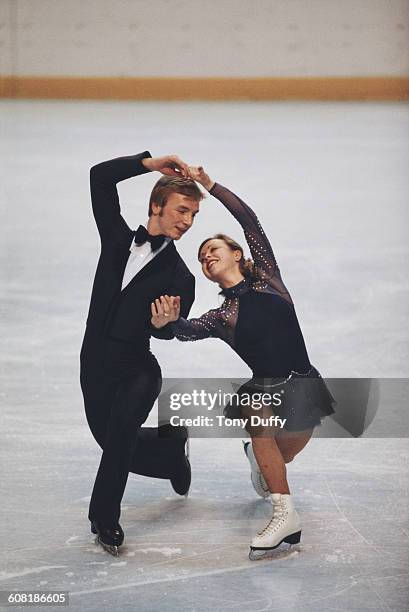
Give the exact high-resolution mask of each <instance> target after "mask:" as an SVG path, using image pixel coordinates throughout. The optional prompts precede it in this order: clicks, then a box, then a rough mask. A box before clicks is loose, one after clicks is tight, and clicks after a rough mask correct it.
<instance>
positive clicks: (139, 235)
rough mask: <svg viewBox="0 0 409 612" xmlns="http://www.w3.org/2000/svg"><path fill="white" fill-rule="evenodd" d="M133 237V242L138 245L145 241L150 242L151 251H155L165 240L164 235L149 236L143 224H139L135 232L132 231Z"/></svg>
mask: <svg viewBox="0 0 409 612" xmlns="http://www.w3.org/2000/svg"><path fill="white" fill-rule="evenodd" d="M134 239H135V243H136V244H138V245H141V244H145V242H150V243H151V248H152V251H157V250H158V249H160V247H161V246H162V244H163V243H164V242H165V236H162V235H159V236H151V235H150V234H149V232H148V230H147V229H146V228H145V227H144V226H143V225H140V226H139V227H138V229H137V230H136V232H134Z"/></svg>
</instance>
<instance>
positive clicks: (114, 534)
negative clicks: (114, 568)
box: [91, 519, 124, 557]
mask: <svg viewBox="0 0 409 612" xmlns="http://www.w3.org/2000/svg"><path fill="white" fill-rule="evenodd" d="M91 531H92V533H95V534H96V535H97V537H96V542H98V543H99V544H101V546H102V547H103V548H104V549H105V550H106V551H107V552H109V553H110V554H111V555H113V556H114V557H117V556H118V554H119V553H118V548H119V546H121V544H122V542H123V541H124V532H123V531H122V527H121V525H120V524H119V523H116V525H111V526H107V525H103V524H102V523H101V522H100V521H98V520H96V519H94V520H92V521H91Z"/></svg>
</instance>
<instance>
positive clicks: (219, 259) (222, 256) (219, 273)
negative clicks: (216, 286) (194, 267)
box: [199, 238, 242, 283]
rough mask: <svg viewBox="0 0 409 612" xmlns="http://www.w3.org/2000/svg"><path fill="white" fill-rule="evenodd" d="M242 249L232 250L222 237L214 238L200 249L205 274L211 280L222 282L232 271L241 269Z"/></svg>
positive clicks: (200, 259)
mask: <svg viewBox="0 0 409 612" xmlns="http://www.w3.org/2000/svg"><path fill="white" fill-rule="evenodd" d="M241 256H242V254H241V252H240V251H238V250H237V251H232V250H231V248H230V247H229V246H228V245H227V244H226V243H225V241H224V240H222V239H221V238H212V239H211V240H208V241H207V242H205V243H204V245H203V246H202V248H201V250H200V254H199V261H200V263H201V265H202V270H203V274H204V275H205V276H206V278H208V279H209V280H211V281H214V282H218V283H220V282H222V281H223V280H224V279H225V278H226V276H228V275H229V274H231V272H232V271H236V270H237V271H238V270H239V269H240V266H239V261H240V259H241Z"/></svg>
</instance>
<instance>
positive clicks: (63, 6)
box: [0, 0, 409, 77]
mask: <svg viewBox="0 0 409 612" xmlns="http://www.w3.org/2000/svg"><path fill="white" fill-rule="evenodd" d="M408 16H409V2H408V1H407V0H0V58H1V59H0V74H16V75H61V76H68V75H79V76H190V77H191V76H200V75H203V76H310V75H312V76H370V75H395V76H397V75H406V74H408V73H409V54H408V23H409V20H408Z"/></svg>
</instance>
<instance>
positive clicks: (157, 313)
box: [151, 295, 180, 329]
mask: <svg viewBox="0 0 409 612" xmlns="http://www.w3.org/2000/svg"><path fill="white" fill-rule="evenodd" d="M151 314H152V318H151V323H152V325H153V326H154V327H156V329H160V328H161V327H164V326H165V325H167V324H168V323H170V322H171V321H177V320H178V318H179V315H180V297H179V296H178V295H176V296H169V295H161V296H160V298H157V299H156V300H155V301H154V302H152V303H151Z"/></svg>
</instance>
